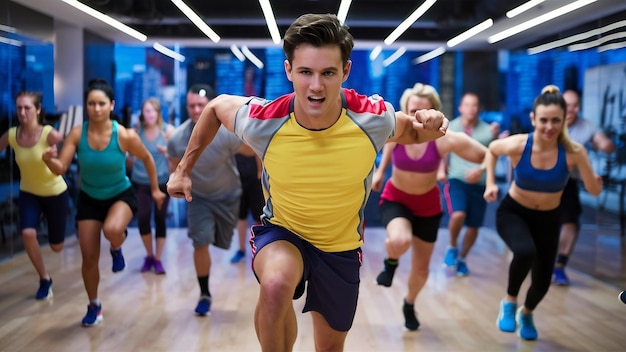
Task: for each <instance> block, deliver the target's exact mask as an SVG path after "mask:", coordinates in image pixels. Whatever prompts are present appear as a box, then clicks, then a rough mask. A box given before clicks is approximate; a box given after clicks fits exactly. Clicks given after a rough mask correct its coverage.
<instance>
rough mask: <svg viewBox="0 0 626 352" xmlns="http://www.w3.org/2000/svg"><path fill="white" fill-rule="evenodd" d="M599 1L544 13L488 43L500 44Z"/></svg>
mask: <svg viewBox="0 0 626 352" xmlns="http://www.w3.org/2000/svg"><path fill="white" fill-rule="evenodd" d="M596 1H597V0H578V1H575V2H573V3H570V4H569V5H565V6H563V7H560V8H558V9H556V10H553V11H550V12H548V13H544V14H543V15H541V16H538V17H535V18H533V19H532V20H529V21H526V22H523V23H520V24H518V25H517V26H513V27H511V28H509V29H505V30H503V31H502V32H500V33H497V34H494V35H492V36H490V37H489V38H487V41H488V42H489V43H490V44H493V43H495V42H499V41H501V40H502V39H506V38H508V37H511V36H513V35H515V34H518V33H520V32H523V31H525V30H527V29H529V28H532V27H535V26H537V25H540V24H542V23H544V22H547V21H550V20H551V19H554V18H556V17H559V16H562V15H564V14H566V13H568V12H572V11H574V10H577V9H579V8H581V7H583V6H586V5H589V4H591V3H592V2H596Z"/></svg>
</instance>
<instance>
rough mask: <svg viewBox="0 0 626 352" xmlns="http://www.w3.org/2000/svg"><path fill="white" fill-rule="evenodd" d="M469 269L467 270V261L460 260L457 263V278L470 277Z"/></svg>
mask: <svg viewBox="0 0 626 352" xmlns="http://www.w3.org/2000/svg"><path fill="white" fill-rule="evenodd" d="M469 273H470V272H469V269H468V268H467V263H465V260H463V259H459V260H457V262H456V276H467V275H469Z"/></svg>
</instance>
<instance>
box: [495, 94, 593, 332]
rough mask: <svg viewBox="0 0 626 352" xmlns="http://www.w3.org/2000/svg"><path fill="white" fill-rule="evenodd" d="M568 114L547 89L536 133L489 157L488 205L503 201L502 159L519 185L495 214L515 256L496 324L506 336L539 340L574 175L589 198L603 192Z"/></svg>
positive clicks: (498, 146)
mask: <svg viewBox="0 0 626 352" xmlns="http://www.w3.org/2000/svg"><path fill="white" fill-rule="evenodd" d="M565 111H566V104H565V100H564V99H563V96H562V95H561V94H560V93H559V89H558V88H557V87H556V86H553V85H550V86H547V87H545V88H544V89H543V90H542V92H541V95H539V96H538V97H537V98H535V103H534V107H533V111H532V112H531V113H530V119H531V121H532V124H533V126H534V127H535V129H534V131H533V132H531V133H527V134H517V135H513V136H510V137H507V138H504V139H499V140H495V141H493V142H491V143H490V144H489V151H488V152H487V154H486V155H485V162H484V164H485V167H486V170H487V184H486V189H485V200H487V201H488V202H493V201H496V200H497V199H498V186H497V185H496V182H495V175H494V170H495V166H496V160H497V157H498V156H501V155H506V156H508V157H509V159H510V161H511V165H513V167H514V181H513V182H512V183H511V186H510V188H509V191H508V193H507V195H506V196H505V197H504V199H503V200H502V202H501V203H500V205H499V207H498V210H497V215H496V227H497V229H498V233H499V234H500V237H502V239H503V240H504V242H506V244H507V246H508V247H509V249H510V250H511V251H512V252H513V260H512V261H511V264H510V266H509V282H508V287H507V293H506V296H505V298H504V299H503V300H502V302H501V303H500V313H499V314H498V321H497V323H498V327H499V328H500V330H502V331H505V332H515V331H516V330H517V328H518V324H519V331H518V334H519V336H520V337H521V338H523V339H525V340H535V339H537V337H538V334H537V329H536V328H535V324H534V322H533V315H532V312H533V311H534V310H535V308H536V307H537V305H538V304H539V302H541V300H542V299H543V297H544V296H545V295H546V293H547V292H548V289H549V287H550V281H551V278H552V270H553V268H554V259H555V257H556V251H557V247H558V243H559V226H560V223H559V212H560V211H559V205H560V201H561V193H563V189H564V187H565V184H566V183H567V180H568V178H569V175H570V171H571V170H572V169H573V168H578V170H579V171H580V175H581V177H582V180H583V182H584V184H585V188H586V189H587V191H588V192H589V193H590V194H593V195H597V194H599V193H600V191H601V190H602V178H601V177H600V176H598V175H597V174H595V172H594V171H593V169H592V167H591V164H590V162H589V157H588V156H587V151H586V150H585V148H584V147H583V146H582V145H580V144H579V143H576V142H574V141H572V140H570V139H569V137H568V135H567V129H566V128H565ZM529 272H530V273H531V285H530V287H529V288H528V292H527V293H526V298H525V300H524V304H523V306H521V307H519V309H518V307H517V296H518V294H519V291H520V288H521V286H522V282H523V281H524V279H525V278H526V276H527V275H528V273H529ZM516 311H517V312H516Z"/></svg>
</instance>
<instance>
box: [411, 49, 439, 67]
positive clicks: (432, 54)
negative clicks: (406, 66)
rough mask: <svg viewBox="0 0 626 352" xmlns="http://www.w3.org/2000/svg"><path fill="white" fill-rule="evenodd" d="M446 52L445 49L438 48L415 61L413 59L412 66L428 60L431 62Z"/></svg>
mask: <svg viewBox="0 0 626 352" xmlns="http://www.w3.org/2000/svg"><path fill="white" fill-rule="evenodd" d="M445 52H446V48H445V47H443V46H440V47H438V48H437V49H435V50H433V51H430V52H427V53H426V54H424V55H422V56H418V57H416V58H415V59H413V65H417V64H421V63H422V62H426V61H428V60H432V59H434V58H436V57H437V56H439V55H443V53H445Z"/></svg>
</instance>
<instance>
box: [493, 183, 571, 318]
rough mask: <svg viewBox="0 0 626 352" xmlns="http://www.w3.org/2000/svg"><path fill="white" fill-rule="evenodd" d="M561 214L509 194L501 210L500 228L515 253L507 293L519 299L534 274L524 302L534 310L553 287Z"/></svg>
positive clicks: (498, 212)
mask: <svg viewBox="0 0 626 352" xmlns="http://www.w3.org/2000/svg"><path fill="white" fill-rule="evenodd" d="M559 215H560V210H559V208H556V209H554V210H547V211H545V210H533V209H528V208H526V207H524V206H522V205H521V204H519V203H517V202H516V201H515V200H514V199H513V198H511V197H510V196H509V195H508V194H507V195H506V197H505V198H504V199H503V200H502V202H501V203H500V206H499V207H498V211H497V215H496V227H497V229H498V233H499V234H500V237H502V239H503V240H504V242H505V243H506V244H507V246H508V247H509V249H510V250H511V251H512V252H513V260H512V261H511V265H510V266H509V285H508V288H507V294H509V295H510V296H513V297H517V296H518V294H519V291H520V288H521V286H522V283H523V282H524V279H525V278H526V275H528V272H529V271H530V272H531V284H530V287H529V288H528V292H527V294H526V300H525V301H524V306H526V308H528V309H530V310H533V309H535V308H536V307H537V305H538V304H539V302H541V300H542V299H543V297H544V296H545V295H546V293H548V289H549V288H550V282H551V280H552V270H553V269H554V260H555V257H556V252H557V248H558V245H559V228H560V225H559Z"/></svg>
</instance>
